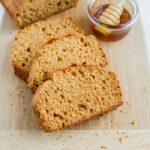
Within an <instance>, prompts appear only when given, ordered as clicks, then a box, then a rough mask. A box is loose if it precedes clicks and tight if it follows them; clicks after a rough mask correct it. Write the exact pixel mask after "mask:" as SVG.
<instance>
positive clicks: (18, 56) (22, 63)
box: [11, 16, 84, 81]
mask: <svg viewBox="0 0 150 150" xmlns="http://www.w3.org/2000/svg"><path fill="white" fill-rule="evenodd" d="M82 33H84V31H83V30H82V29H81V28H80V27H79V26H78V25H77V24H76V23H74V21H73V20H72V19H70V18H66V17H59V16H57V17H52V18H51V19H46V20H44V21H39V22H37V23H35V24H32V25H30V26H28V27H26V28H24V29H22V30H20V31H19V32H18V33H17V34H16V38H15V41H14V43H13V45H12V52H11V62H12V64H13V66H14V68H15V73H16V75H17V76H19V77H20V78H22V79H23V80H25V81H26V80H27V78H28V75H29V70H30V66H31V64H32V62H33V60H34V59H35V58H36V57H37V55H36V51H37V49H39V48H40V47H42V46H44V45H45V44H47V43H48V42H49V41H52V40H54V39H57V38H60V37H64V36H68V35H70V34H71V35H72V34H73V35H78V34H82Z"/></svg>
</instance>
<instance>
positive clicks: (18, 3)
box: [0, 0, 27, 27]
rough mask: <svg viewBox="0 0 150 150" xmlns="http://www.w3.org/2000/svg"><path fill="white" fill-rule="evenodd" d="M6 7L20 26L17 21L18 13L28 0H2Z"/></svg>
mask: <svg viewBox="0 0 150 150" xmlns="http://www.w3.org/2000/svg"><path fill="white" fill-rule="evenodd" d="M0 1H1V3H2V4H3V6H4V7H5V9H6V10H7V11H8V12H9V14H10V15H11V17H12V19H13V20H14V22H15V24H16V25H17V26H20V25H19V24H18V22H17V13H18V12H19V10H20V9H21V8H22V7H23V6H24V4H25V3H26V1H27V0H0ZM20 27H21V26H20Z"/></svg>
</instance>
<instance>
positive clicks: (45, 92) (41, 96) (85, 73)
mask: <svg viewBox="0 0 150 150" xmlns="http://www.w3.org/2000/svg"><path fill="white" fill-rule="evenodd" d="M122 103H123V100H122V93H121V89H120V86H119V81H118V80H117V77H116V75H115V74H114V73H112V72H106V71H104V70H103V69H101V68H100V67H92V66H73V67H70V68H68V69H65V70H61V71H57V72H54V73H53V75H50V79H49V80H47V81H46V82H44V83H43V84H42V85H41V86H39V88H38V89H37V91H36V93H35V95H34V97H33V101H32V106H33V110H34V112H35V114H36V116H37V118H38V120H39V122H40V125H41V127H42V128H43V129H44V130H45V131H54V130H59V129H63V128H65V127H69V126H72V125H74V124H77V123H80V122H81V121H84V120H88V119H91V118H93V117H95V116H99V115H102V114H104V113H106V112H108V111H110V110H113V109H115V108H117V107H118V106H120V105H121V104H122Z"/></svg>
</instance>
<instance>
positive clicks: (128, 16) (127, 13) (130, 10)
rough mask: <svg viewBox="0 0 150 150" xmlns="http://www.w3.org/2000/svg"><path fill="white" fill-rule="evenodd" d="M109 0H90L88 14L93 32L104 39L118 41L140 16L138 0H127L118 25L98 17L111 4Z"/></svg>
mask: <svg viewBox="0 0 150 150" xmlns="http://www.w3.org/2000/svg"><path fill="white" fill-rule="evenodd" d="M109 2H110V1H109V0H88V6H87V14H88V18H89V20H90V21H91V27H92V30H93V32H94V33H95V34H96V36H97V37H99V38H100V39H101V40H104V41H118V40H120V39H122V38H123V37H125V36H126V35H127V34H128V33H129V31H130V29H131V27H132V26H133V25H134V23H135V22H136V20H137V18H138V13H139V11H138V6H137V3H136V1H133V0H126V2H125V4H124V5H123V12H122V15H121V16H120V23H119V24H118V25H108V24H104V23H102V22H101V21H100V20H99V19H98V18H99V17H100V16H101V15H102V13H103V12H104V11H105V10H106V9H107V7H108V6H109Z"/></svg>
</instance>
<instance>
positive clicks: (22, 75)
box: [13, 65, 29, 82]
mask: <svg viewBox="0 0 150 150" xmlns="http://www.w3.org/2000/svg"><path fill="white" fill-rule="evenodd" d="M13 67H14V71H15V75H16V76H17V77H19V78H20V79H22V80H24V81H25V82H27V79H28V74H29V73H28V72H27V71H25V70H23V69H20V68H19V67H18V66H16V65H13Z"/></svg>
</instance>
